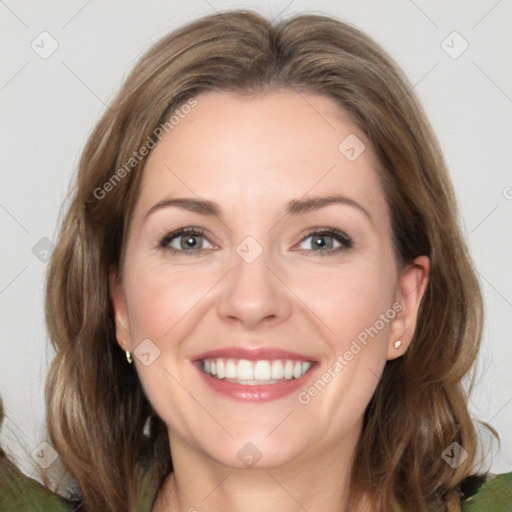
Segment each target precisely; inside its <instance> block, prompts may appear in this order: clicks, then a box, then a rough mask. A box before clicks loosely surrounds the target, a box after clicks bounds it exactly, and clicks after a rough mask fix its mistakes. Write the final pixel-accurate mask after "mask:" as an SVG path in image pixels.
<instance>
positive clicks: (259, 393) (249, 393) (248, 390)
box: [194, 363, 316, 402]
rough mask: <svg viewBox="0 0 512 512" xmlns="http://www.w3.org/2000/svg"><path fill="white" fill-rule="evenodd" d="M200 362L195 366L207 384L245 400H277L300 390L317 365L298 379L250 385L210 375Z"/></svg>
mask: <svg viewBox="0 0 512 512" xmlns="http://www.w3.org/2000/svg"><path fill="white" fill-rule="evenodd" d="M199 364H200V363H198V364H195V365H194V366H195V367H196V368H197V371H198V372H199V373H200V374H201V376H202V377H203V379H204V381H205V382H206V384H208V385H209V386H210V387H211V388H212V389H213V390H214V391H216V392H217V393H219V394H221V395H224V396H227V397H229V398H232V399H234V400H243V401H246V402H269V401H270V400H277V399H278V398H283V397H285V396H288V395H290V394H292V393H294V392H296V391H298V390H299V389H300V388H301V387H303V386H304V385H305V384H306V382H307V380H308V379H309V377H310V376H311V373H312V372H313V370H314V367H315V366H316V365H315V364H313V366H312V367H311V368H310V369H309V370H308V371H307V373H305V374H304V375H303V376H302V377H299V378H298V379H290V380H287V381H284V382H278V383H276V384H262V385H258V384H255V385H248V384H235V383H233V382H227V381H225V380H220V379H216V378H215V377H210V376H209V375H206V373H204V372H203V371H202V370H201V369H200V368H199Z"/></svg>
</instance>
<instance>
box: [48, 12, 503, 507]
mask: <svg viewBox="0 0 512 512" xmlns="http://www.w3.org/2000/svg"><path fill="white" fill-rule="evenodd" d="M278 88H288V89H292V90H295V91H296V92H297V94H301V93H302V92H312V93H319V94H322V95H325V96H327V97H329V98H332V99H333V100H335V101H336V102H337V103H338V105H339V106H340V109H343V110H344V111H345V112H346V113H348V114H349V115H350V116H351V118H352V120H353V121H354V122H355V123H357V125H358V126H359V127H360V129H361V130H362V131H363V132H364V133H365V134H366V136H367V137H368V138H369V140H370V142H371V144H372V149H373V151H374V152H375V155H376V156H377V159H378V161H379V166H380V169H379V175H380V178H381V180H382V183H383V187H384V191H385V194H386V198H387V201H388V205H389V211H390V212H391V220H392V228H393V244H394V248H395V253H396V258H397V261H398V262H400V263H401V264H407V263H408V262H411V261H412V260H413V259H414V258H415V257H417V256H419V255H427V256H429V257H430V260H431V271H430V277H429V284H428V287H427V289H426V292H425V296H424V298H423V301H422V303H421V306H420V314H419V320H418V324H417V328H416V332H415V335H414V338H413V341H412V344H411V346H410V347H409V349H408V351H407V352H406V354H405V355H404V356H403V357H400V358H398V359H395V360H392V361H388V363H387V365H386V367H385V370H384V374H383V376H382V378H381V380H380V382H379V384H378V386H377V389H376V391H375V394H374V396H373V398H372V400H371V402H370V404H369V405H368V408H367V410H366V412H365V417H364V426H363V431H362V434H361V437H360V440H359V443H358V446H357V451H356V455H355V460H354V461H353V470H352V474H351V498H350V505H349V509H350V510H354V509H356V507H357V503H359V500H360V498H361V496H362V493H364V492H368V493H370V495H371V496H373V499H374V500H375V503H376V507H377V508H376V509H375V510H379V511H384V510H390V507H391V505H392V504H395V503H397V504H399V505H400V506H402V508H403V510H404V511H414V512H417V511H423V510H431V508H432V507H440V506H441V505H442V504H443V503H445V501H447V500H450V501H451V503H452V504H459V503H460V494H459V486H460V483H461V482H462V480H463V479H464V478H466V477H467V476H468V475H470V474H471V473H472V471H474V469H475V466H476V464H477V463H480V462H481V459H480V458H479V456H478V455H477V444H478V443H477V440H478V437H477V433H476V429H475V426H474V424H473V422H472V420H471V417H470V415H469V412H468V405H467V398H468V397H467V393H466V391H465V390H464V388H463V385H462V379H463V377H465V376H466V375H467V374H468V372H470V370H471V368H472V367H473V363H474V362H475V358H476V356H477V353H478V350H479V343H480V337H481V330H482V315H483V311H482V298H481V292H480V289H479V285H478V282H477V279H476V276H475V272H474V270H473V268H472V264H471V260H470V256H469V254H468V249H467V247H466V245H465V242H464V240H463V238H462V235H461V231H460V229H459V225H458V222H459V220H458V219H459V213H458V209H457V205H456V201H455V199H454V194H453V189H452V185H451V183H450V179H449V176H448V173H447V169H446V165H445V162H444V160H443V157H442V155H441V151H440V149H439V145H438V143H437V141H436V138H435V136H434V134H433V132H432V129H431V127H430V124H429V122H428V121H427V119H426V116H425V114H424V111H423V109H422V107H421V106H420V104H419V102H418V100H417V99H416V97H415V94H414V92H413V90H412V88H411V86H410V85H409V84H408V81H407V79H406V78H405V76H404V75H403V73H402V72H401V71H400V69H399V68H398V67H397V65H396V64H395V63H394V61H393V60H392V59H391V58H390V57H389V56H388V55H387V54H386V53H385V52H384V51H383V50H382V49H381V48H380V47H379V46H378V45H377V44H376V43H375V42H374V41H372V40H371V39H370V38H369V37H367V36H366V35H364V34H363V33H361V32H360V31H359V30H357V29H355V28H354V27H352V26H351V25H349V24H346V23H343V22H341V21H338V20H336V19H333V18H331V17H328V16H320V15H300V16H295V17H293V18H290V19H287V20H283V21H281V22H279V23H271V22H270V21H269V20H267V19H265V18H264V17H262V16H260V15H259V14H256V13H255V12H252V11H245V10H238V11H227V12H223V13H219V14H215V15H211V16H206V17H203V18H200V19H198V20H196V21H193V22H191V23H189V24H187V25H185V26H183V27H181V28H179V29H178V30H175V31H174V32H172V33H170V34H169V35H167V36H166V37H164V38H163V39H161V40H160V41H158V42H157V43H156V44H155V45H154V46H153V47H152V48H151V49H150V50H149V51H148V52H147V53H146V54H145V55H144V56H143V57H142V58H141V59H140V60H139V62H138V63H137V64H136V65H135V67H134V69H133V70H132V72H131V74H130V75H129V76H128V78H127V79H126V80H125V82H124V84H123V86H122V88H121V90H120V91H119V93H118V94H117V96H116V97H115V98H114V99H113V101H112V102H111V104H110V105H109V107H108V109H107V110H106V112H105V113H104V115H103V117H102V118H101V119H100V121H99V122H98V124H97V126H96V127H95V129H94V131H93V132H92V134H91V135H90V137H89V140H88V141H87V144H86V146H85V149H84V151H83V154H82V157H81V160H80V164H79V169H78V175H77V178H76V183H75V187H74V190H73V194H72V200H71V203H70V206H69V209H68V211H67V215H66V216H65V218H64V220H63V223H62V226H61V230H60V237H59V240H58V243H57V246H56V248H55V251H54V252H53V256H52V259H51V262H50V264H49V269H48V275H47V291H46V293H47V295H46V321H47V324H48V329H49V333H50V336H51V339H52V342H53V344H54V346H55V348H56V350H57V355H56V357H55V359H54V361H53V364H52V366H51V369H50V372H49V375H48V380H47V386H46V399H47V412H48V431H49V434H50V437H51V441H52V443H53V445H54V446H55V448H56V449H57V451H58V452H59V454H60V456H61V459H62V460H63V462H64V463H65V464H66V466H67V468H68V469H69V471H70V473H71V474H72V475H73V477H74V478H75V479H76V481H77V483H78V486H79V488H80V490H81V494H82V497H83V504H84V506H85V508H86V509H87V510H91V511H96V510H101V511H102V512H121V511H122V512H126V511H133V510H134V507H135V503H136V500H137V494H138V493H139V491H140V481H141V477H142V475H144V474H151V475H153V482H154V483H155V485H156V484H158V483H161V482H162V481H163V479H164V477H165V476H166V475H168V474H169V472H170V471H172V460H171V453H170V448H169V443H168V437H167V430H166V426H165V425H164V423H163V422H162V421H161V420H160V419H159V418H158V417H157V416H156V414H155V413H154V411H153V410H152V407H151V405H150V404H149V402H148V399H147V397H146V396H145V394H144V392H143V390H142V387H141V384H140V382H139V380H138V378H137V374H136V371H135V370H134V367H133V365H128V364H126V361H125V359H124V354H123V352H122V351H121V350H120V348H119V346H118V345H117V343H116V338H115V328H114V321H113V314H112V305H111V302H110V298H109V287H108V283H109V271H110V270H111V269H112V268H113V267H117V268H118V269H119V270H120V271H122V261H123V253H124V247H125V243H126V237H125V234H126V232H127V227H128V225H129V222H130V218H131V214H132V212H133V207H134V203H135V201H136V198H137V193H138V191H139V184H140V180H141V175H142V171H143V168H144V163H145V161H146V158H147V156H144V157H142V158H141V157H140V153H141V152H140V148H141V147H143V146H146V147H148V146H149V147H151V144H150V140H151V141H153V142H155V139H156V136H155V134H156V133H158V131H157V130H158V127H159V126H162V125H165V123H166V122H167V121H168V119H169V118H170V116H171V115H172V113H173V112H175V111H176V109H178V108H179V107H180V106H183V105H184V104H186V102H187V101H190V100H191V99H195V101H200V96H199V95H200V93H201V92H205V91H211V90H223V91H231V92H233V93H236V94H247V93H258V92H265V91H269V90H275V89H278ZM135 154H136V155H137V157H134V155H135ZM132 159H133V160H132ZM127 163H128V165H127ZM121 169H124V171H122V170H121ZM468 375H471V377H472V378H473V377H474V375H473V374H471V372H470V373H469V374H468ZM420 397H421V399H420ZM146 421H148V424H147V425H146V427H149V429H145V428H144V426H145V424H146ZM485 425H486V424H485ZM486 426H487V427H488V428H490V430H491V431H492V433H493V434H494V435H495V436H497V433H496V432H495V431H494V429H492V427H489V426H488V425H486ZM148 430H149V432H148ZM454 442H457V443H459V444H460V445H461V446H462V447H463V448H464V449H465V450H466V452H467V454H468V458H467V460H466V461H465V463H463V464H462V465H460V466H459V467H456V468H452V467H451V466H450V465H448V464H447V463H446V462H445V461H444V460H443V458H442V452H443V450H444V449H445V448H447V447H448V446H449V445H450V444H451V443H454ZM377 490H378V491H377Z"/></svg>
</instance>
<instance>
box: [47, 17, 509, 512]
mask: <svg viewBox="0 0 512 512" xmlns="http://www.w3.org/2000/svg"><path fill="white" fill-rule="evenodd" d="M457 222H458V213H457V207H456V203H455V200H454V197H453V190H452V187H451V184H450V180H449V177H448V174H447V170H446V166H445V163H444V161H443V158H442V156H441V153H440V151H439V147H438V145H437V142H436V139H435V136H434V134H433V133H432V130H431V128H430V125H429V123H428V121H427V120H426V118H425V115H424V113H423V110H422V109H421V107H420V105H419V103H418V101H417V99H416V98H415V96H414V94H413V92H412V89H411V87H410V86H409V85H408V83H407V81H406V79H405V77H404V76H403V75H402V73H401V72H400V71H399V70H398V68H397V67H396V65H395V64H394V63H393V61H392V60H391V59H390V58H389V57H388V56H387V55H386V54H385V53H384V52H383V50H382V49H381V48H380V47H378V46H377V45H376V43H374V42H373V41H371V40H370V39H369V38H368V37H367V36H365V35H363V34H362V33H361V32H359V31H358V30H356V29H354V28H353V27H351V26H349V25H346V24H344V23H341V22H339V21H337V20H334V19H332V18H329V17H323V16H312V15H305V16H298V17H295V18H291V19H289V20H286V21H284V22H282V23H279V24H277V25H272V24H271V23H269V22H268V21H267V20H265V19H264V18H262V17H261V16H259V15H257V14H255V13H253V12H250V11H232V12H227V13H222V14H218V15H214V16H208V17H204V18H201V19H199V20H197V21H195V22H193V23H191V24H189V25H187V26H184V27H183V28H181V29H179V30H177V31H175V32H173V33H172V34H170V35H169V36H167V37H165V38H164V39H162V40H161V41H159V42H158V43H157V44H156V45H155V46H154V47H153V48H152V49H150V50H149V52H148V53H147V54H146V55H145V56H144V57H143V58H142V59H141V60H140V61H139V63H138V64H137V65H136V66H135V68H134V69H133V71H132V73H131V74H130V76H129V77H128V78H127V80H126V81H125V83H124V85H123V87H122V88H121V90H120V92H119V94H118V95H117V97H116V98H115V99H114V101H113V102H112V104H111V105H110V107H109V108H108V109H107V111H106V113H105V114H104V116H103V117H102V119H101V120H100V121H99V123H98V125H97V126H96V128H95V130H94V132H93V133H92V134H91V136H90V138H89V141H88V143H87V145H86V147H85V150H84V153H83V155H82V159H81V162H80V168H79V173H78V177H77V183H76V188H75V193H74V196H73V199H72V202H71V205H70V207H69V210H68V213H67V216H66V217H65V219H64V222H63V225H62V228H61V233H60V238H59V241H58V244H57V247H56V249H55V251H54V253H53V256H52V260H51V263H50V266H49V271H48V282H47V302H46V306H47V310H46V311H47V323H48V327H49V331H50V335H51V338H52V341H53V343H54V345H55V347H56V349H57V356H56V358H55V360H54V362H53V364H52V367H51V370H50V373H49V377H48V381H47V389H46V393H47V411H48V429H49V433H50V436H51V441H52V444H53V446H54V447H55V449H56V450H57V452H58V453H59V454H60V457H61V459H62V461H63V462H64V463H65V464H66V466H67V468H68V469H69V471H70V473H71V474H72V476H73V477H74V478H75V479H76V482H77V484H78V487H79V489H80V496H79V497H80V499H82V501H83V503H82V504H83V508H82V509H83V510H88V511H93V510H94V511H96V510H101V511H107V512H110V511H123V512H124V511H134V510H145V511H149V510H151V511H153V512H163V511H177V510H189V511H193V510H199V511H203V510H205V511H206V510H208V511H213V510H244V511H252V510H261V509H262V508H266V509H268V510H280V511H282V510H285V511H286V510H297V509H304V510H310V511H313V510H329V511H345V510H347V511H348V510H350V511H356V512H363V511H388V510H390V511H391V510H392V511H395V510H401V511H418V510H420V511H423V510H424V511H427V510H429V511H430V510H450V511H452V510H466V511H467V510H498V509H499V510H507V509H506V508H505V507H507V506H508V507H509V508H510V505H509V502H510V501H511V500H512V497H511V494H510V481H511V477H512V473H508V474H505V475H499V476H494V477H492V475H486V474H484V475H475V474H474V469H475V467H476V465H477V464H478V463H479V462H480V460H481V456H480V455H479V454H478V453H477V436H476V430H475V427H474V425H473V423H472V420H471V418H470V415H469V413H468V407H467V395H466V392H465V390H464V388H463V387H462V384H461V382H462V379H463V377H464V376H465V375H466V374H467V372H468V371H469V370H470V368H471V367H472V365H473V363H474V361H475V358H476V356H477V353H478V349H479V342H480V336H481V326H482V303H481V295H480V290H479V286H478V282H477V280H476V277H475V273H474V270H473V268H472V265H471V261H470V257H469V254H468V251H467V248H466V246H465V243H464V241H463V239H462V237H461V233H460V231H459V228H458V224H457ZM489 428H490V429H491V431H492V432H493V433H495V431H494V430H493V429H492V428H491V427H489ZM495 434H496V433H495ZM70 507H71V504H70ZM482 507H487V508H482ZM488 507H491V508H488ZM492 507H494V508H492ZM499 507H501V508H499Z"/></svg>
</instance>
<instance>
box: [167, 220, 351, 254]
mask: <svg viewBox="0 0 512 512" xmlns="http://www.w3.org/2000/svg"><path fill="white" fill-rule="evenodd" d="M183 235H198V236H201V237H203V238H206V239H207V237H206V236H205V230H204V229H202V228H194V227H188V228H181V229H177V230H176V231H172V232H171V233H168V234H167V235H165V236H164V237H163V238H162V239H161V240H160V243H159V249H164V250H165V251H169V252H170V253H171V254H176V255H177V254H180V255H185V256H199V255H201V254H202V253H203V251H206V250H208V249H199V250H197V251H196V250H183V249H174V248H173V247H170V246H169V244H170V242H172V241H173V240H174V239H175V238H178V237H180V236H183ZM312 235H316V236H317V237H331V238H333V239H334V240H336V241H337V242H339V243H340V244H341V246H340V247H337V248H336V249H331V250H328V251H315V250H314V249H300V250H298V251H297V252H300V253H301V254H305V253H316V254H315V256H321V257H323V256H329V255H333V254H339V253H341V252H343V251H346V250H348V249H351V248H352V246H353V241H352V239H351V238H350V237H349V236H348V235H346V234H345V233H343V232H342V231H338V230H337V229H333V228H314V229H312V230H310V231H309V232H308V233H307V234H306V235H305V236H304V237H303V238H302V239H301V241H300V243H302V242H304V240H306V239H308V238H309V237H311V236H312ZM207 240H208V239H207ZM210 243H211V242H210Z"/></svg>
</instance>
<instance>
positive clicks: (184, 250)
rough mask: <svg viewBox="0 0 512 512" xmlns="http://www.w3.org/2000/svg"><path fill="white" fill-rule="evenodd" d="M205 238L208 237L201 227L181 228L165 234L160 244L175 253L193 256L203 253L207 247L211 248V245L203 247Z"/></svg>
mask: <svg viewBox="0 0 512 512" xmlns="http://www.w3.org/2000/svg"><path fill="white" fill-rule="evenodd" d="M205 240H207V239H206V237H205V235H204V230H202V229H201V228H193V227H189V228H181V229H178V230H176V231H172V232H171V233H169V234H167V235H165V236H164V237H163V238H162V239H161V240H160V243H159V246H160V247H161V248H163V249H165V250H167V251H170V252H172V253H173V254H176V253H181V254H186V255H187V256H193V255H197V254H198V253H199V254H200V253H202V252H203V250H205V249H211V247H203V244H204V241H205ZM208 243H210V242H208Z"/></svg>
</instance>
